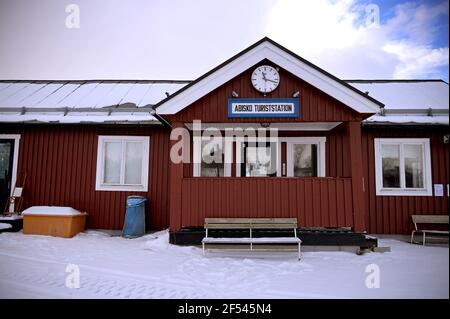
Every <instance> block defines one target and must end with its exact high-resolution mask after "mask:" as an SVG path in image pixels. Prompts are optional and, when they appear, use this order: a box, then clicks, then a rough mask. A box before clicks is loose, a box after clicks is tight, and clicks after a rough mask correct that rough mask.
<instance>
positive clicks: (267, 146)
mask: <svg viewBox="0 0 450 319" xmlns="http://www.w3.org/2000/svg"><path fill="white" fill-rule="evenodd" d="M241 159H243V161H242V162H241V171H240V173H241V176H242V177H244V176H251V177H255V176H271V177H273V176H276V174H277V143H274V142H272V143H270V142H244V143H241Z"/></svg>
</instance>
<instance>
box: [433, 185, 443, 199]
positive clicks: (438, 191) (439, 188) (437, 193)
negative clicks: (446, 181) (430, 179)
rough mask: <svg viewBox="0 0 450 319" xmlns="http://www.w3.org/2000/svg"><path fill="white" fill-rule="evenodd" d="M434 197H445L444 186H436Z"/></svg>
mask: <svg viewBox="0 0 450 319" xmlns="http://www.w3.org/2000/svg"><path fill="white" fill-rule="evenodd" d="M434 196H439V197H441V196H444V185H443V184H434Z"/></svg>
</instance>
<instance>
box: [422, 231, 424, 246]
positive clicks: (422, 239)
mask: <svg viewBox="0 0 450 319" xmlns="http://www.w3.org/2000/svg"><path fill="white" fill-rule="evenodd" d="M422 237H423V239H422V240H423V243H422V245H424V246H425V232H424V233H423V236H422Z"/></svg>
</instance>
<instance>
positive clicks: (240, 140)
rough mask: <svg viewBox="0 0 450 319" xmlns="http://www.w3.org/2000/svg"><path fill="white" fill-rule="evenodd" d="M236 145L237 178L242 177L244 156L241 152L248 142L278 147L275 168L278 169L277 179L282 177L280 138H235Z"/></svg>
mask: <svg viewBox="0 0 450 319" xmlns="http://www.w3.org/2000/svg"><path fill="white" fill-rule="evenodd" d="M234 141H235V143H236V146H235V147H236V177H241V164H242V160H243V159H242V154H241V150H242V144H243V143H246V142H250V143H258V142H260V143H274V144H275V145H276V155H275V159H276V161H277V162H276V163H275V167H276V168H277V173H276V176H275V177H281V173H280V167H281V165H280V159H281V152H280V147H281V144H280V138H279V137H278V138H276V137H270V136H269V137H253V136H251V137H250V136H249V137H239V138H235V140H234ZM264 177H266V178H274V177H269V176H246V177H242V178H264Z"/></svg>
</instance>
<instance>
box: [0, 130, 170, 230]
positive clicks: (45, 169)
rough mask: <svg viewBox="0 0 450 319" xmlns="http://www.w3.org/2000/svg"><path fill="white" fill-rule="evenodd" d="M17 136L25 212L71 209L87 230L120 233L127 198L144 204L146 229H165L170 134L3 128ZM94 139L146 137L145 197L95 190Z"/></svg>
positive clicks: (167, 220) (166, 132)
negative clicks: (42, 207) (41, 207)
mask: <svg viewBox="0 0 450 319" xmlns="http://www.w3.org/2000/svg"><path fill="white" fill-rule="evenodd" d="M0 131H1V132H2V133H5V134H6V133H10V134H21V139H20V149H19V167H18V171H27V172H28V174H27V182H26V187H25V194H24V196H25V207H29V206H35V205H45V206H48V205H57V206H71V207H73V208H76V209H78V210H82V211H86V212H88V213H89V217H88V224H87V227H89V228H106V229H121V228H122V227H123V222H124V216H125V203H126V198H127V196H128V195H132V194H139V195H143V196H146V197H147V198H148V199H149V205H148V207H147V213H148V212H150V214H147V219H148V220H147V226H148V227H150V228H152V229H163V228H166V227H168V226H169V215H168V202H169V199H168V182H169V178H168V163H169V136H168V134H169V132H168V131H167V130H164V129H163V128H149V127H148V126H147V127H145V126H139V127H129V126H115V127H114V126H108V127H106V126H105V127H102V126H94V125H92V126H90V125H84V126H78V125H67V126H61V125H22V126H7V125H2V128H1V129H0ZM98 135H143V136H150V167H149V171H150V172H149V188H148V192H146V193H145V192H144V193H143V192H110V191H96V190H95V176H96V163H97V162H96V161H97V142H98Z"/></svg>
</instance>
